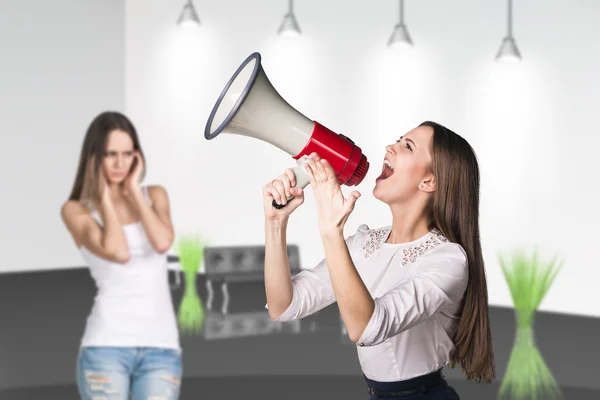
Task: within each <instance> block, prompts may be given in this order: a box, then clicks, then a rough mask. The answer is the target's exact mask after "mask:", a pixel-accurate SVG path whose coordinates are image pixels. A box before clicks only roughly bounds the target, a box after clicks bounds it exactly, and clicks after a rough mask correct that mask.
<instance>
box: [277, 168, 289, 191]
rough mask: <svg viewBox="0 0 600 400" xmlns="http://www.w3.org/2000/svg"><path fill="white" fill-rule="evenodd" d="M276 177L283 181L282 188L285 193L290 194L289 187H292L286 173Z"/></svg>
mask: <svg viewBox="0 0 600 400" xmlns="http://www.w3.org/2000/svg"><path fill="white" fill-rule="evenodd" d="M277 179H278V180H280V181H281V183H283V188H284V189H285V195H286V196H290V188H291V187H292V184H291V183H290V177H289V176H288V175H287V173H284V174H283V175H281V176H280V177H279V178H277Z"/></svg>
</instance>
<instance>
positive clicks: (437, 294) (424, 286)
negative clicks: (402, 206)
mask: <svg viewBox="0 0 600 400" xmlns="http://www.w3.org/2000/svg"><path fill="white" fill-rule="evenodd" d="M447 246H448V248H449V250H454V251H451V252H446V251H444V253H441V254H436V255H435V257H436V258H435V259H432V260H431V261H428V262H427V264H425V265H423V267H422V268H421V269H420V271H419V272H417V273H416V274H415V275H414V276H413V277H411V278H410V279H408V280H407V281H404V282H402V283H400V284H399V285H398V286H396V287H395V288H393V289H392V290H390V291H389V292H388V293H386V294H385V295H383V296H382V297H380V298H377V299H375V303H374V304H375V307H374V309H373V314H372V316H371V318H370V319H369V321H368V323H367V324H366V325H365V327H364V329H363V330H362V331H361V334H360V335H359V337H358V339H357V340H356V342H358V343H360V344H361V345H363V346H373V345H377V344H380V343H382V342H383V341H385V340H386V339H388V338H390V337H393V336H395V335H397V334H399V333H401V332H404V331H406V330H407V329H410V328H411V327H413V326H415V325H417V324H419V323H421V322H423V321H425V320H426V319H428V318H430V317H431V316H432V315H434V314H436V313H438V312H440V311H442V310H444V309H446V308H448V307H451V306H455V305H458V304H460V302H461V301H462V298H463V295H464V292H465V290H466V288H467V282H468V277H469V271H468V268H467V261H466V256H465V255H464V253H463V252H462V250H457V249H456V248H457V246H458V245H456V244H450V245H447ZM441 250H443V249H440V250H439V251H441Z"/></svg>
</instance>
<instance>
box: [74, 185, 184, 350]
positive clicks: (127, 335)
mask: <svg viewBox="0 0 600 400" xmlns="http://www.w3.org/2000/svg"><path fill="white" fill-rule="evenodd" d="M142 190H143V192H144V195H145V197H146V199H147V200H148V202H149V203H151V201H150V198H149V196H148V191H147V188H146V187H143V188H142ZM90 211H91V213H92V216H93V218H94V219H95V220H96V221H97V222H98V223H99V224H100V225H102V219H101V217H100V214H99V213H98V212H97V211H96V210H95V209H93V208H91V210H90ZM123 229H124V231H125V236H126V239H127V243H128V245H129V254H130V256H131V258H130V260H129V261H128V262H127V263H125V264H119V263H116V262H112V261H108V260H105V259H103V258H100V257H98V256H96V255H94V254H92V253H91V252H90V251H89V250H88V249H86V248H85V247H84V246H81V247H80V250H81V253H82V255H83V258H84V259H85V261H86V262H87V264H88V266H89V269H90V274H91V276H92V278H93V279H94V281H95V282H96V287H97V289H98V291H97V294H96V297H95V299H94V305H93V308H92V311H91V313H90V315H89V316H88V319H87V323H86V327H85V332H84V335H83V338H82V341H81V345H82V346H119V347H161V348H173V349H177V350H179V348H180V347H179V346H180V345H179V332H178V330H177V322H176V319H175V311H174V309H173V302H172V299H171V294H170V291H169V282H168V268H167V265H168V264H167V255H166V254H163V255H161V254H159V253H157V252H156V251H155V250H154V249H153V248H152V246H151V245H150V242H149V241H148V238H147V236H146V233H145V231H144V227H143V226H142V223H141V222H137V223H132V224H127V225H123Z"/></svg>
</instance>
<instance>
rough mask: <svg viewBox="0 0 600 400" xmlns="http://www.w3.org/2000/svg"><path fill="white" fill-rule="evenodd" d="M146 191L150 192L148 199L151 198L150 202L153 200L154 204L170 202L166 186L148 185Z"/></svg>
mask: <svg viewBox="0 0 600 400" xmlns="http://www.w3.org/2000/svg"><path fill="white" fill-rule="evenodd" d="M146 189H147V190H148V197H150V200H152V202H156V201H158V202H161V201H168V199H169V195H168V193H167V189H165V188H164V186H161V185H148V186H146Z"/></svg>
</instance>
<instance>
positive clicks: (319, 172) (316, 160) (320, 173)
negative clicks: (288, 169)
mask: <svg viewBox="0 0 600 400" xmlns="http://www.w3.org/2000/svg"><path fill="white" fill-rule="evenodd" d="M311 158H312V160H313V162H314V164H315V165H314V166H315V173H316V174H317V176H323V177H325V176H326V175H325V168H323V164H321V160H322V158H321V156H319V155H318V154H317V153H312V154H311Z"/></svg>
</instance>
